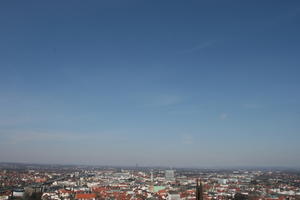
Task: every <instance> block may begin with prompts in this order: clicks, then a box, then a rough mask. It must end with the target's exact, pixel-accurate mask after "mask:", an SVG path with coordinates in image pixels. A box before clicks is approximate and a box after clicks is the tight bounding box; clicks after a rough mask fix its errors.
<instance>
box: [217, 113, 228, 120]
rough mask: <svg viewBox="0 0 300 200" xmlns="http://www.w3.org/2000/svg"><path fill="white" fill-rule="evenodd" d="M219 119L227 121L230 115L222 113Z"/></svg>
mask: <svg viewBox="0 0 300 200" xmlns="http://www.w3.org/2000/svg"><path fill="white" fill-rule="evenodd" d="M219 118H220V119H221V120H225V119H227V118H228V114H227V113H221V114H220V116H219Z"/></svg>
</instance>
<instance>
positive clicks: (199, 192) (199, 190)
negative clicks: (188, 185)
mask: <svg viewBox="0 0 300 200" xmlns="http://www.w3.org/2000/svg"><path fill="white" fill-rule="evenodd" d="M196 181H197V184H196V200H203V186H202V182H201V180H200V181H199V179H197V180H196ZM199 182H200V184H199Z"/></svg>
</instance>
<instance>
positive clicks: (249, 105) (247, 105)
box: [242, 103, 260, 109]
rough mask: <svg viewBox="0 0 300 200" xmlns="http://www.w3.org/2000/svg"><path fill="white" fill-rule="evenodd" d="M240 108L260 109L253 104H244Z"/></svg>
mask: <svg viewBox="0 0 300 200" xmlns="http://www.w3.org/2000/svg"><path fill="white" fill-rule="evenodd" d="M242 106H243V107H244V108H246V109H255V108H259V107H260V106H259V105H258V104H253V103H246V104H243V105H242Z"/></svg>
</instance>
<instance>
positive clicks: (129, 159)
mask: <svg viewBox="0 0 300 200" xmlns="http://www.w3.org/2000/svg"><path fill="white" fill-rule="evenodd" d="M299 23H300V2H299V1H267V0H266V1H243V2H241V1H174V0H172V1H140V0H139V1H111V0H110V1H63V2H62V1H43V2H42V1H23V2H17V1H1V3H0V30H1V31H0V44H1V45H0V57H1V58H0V161H3V162H4V161H9V162H35V163H61V164H70V163H74V164H99V165H135V164H136V163H138V164H139V165H141V166H142V165H150V166H151V165H155V166H173V167H176V166H182V167H210V166H213V167H227V166H288V167H300V159H299V158H300V155H299V152H300V146H299V141H300V92H299V91H300V78H299V77H300V59H299V57H300V55H299V54H300V37H299V35H300V26H299Z"/></svg>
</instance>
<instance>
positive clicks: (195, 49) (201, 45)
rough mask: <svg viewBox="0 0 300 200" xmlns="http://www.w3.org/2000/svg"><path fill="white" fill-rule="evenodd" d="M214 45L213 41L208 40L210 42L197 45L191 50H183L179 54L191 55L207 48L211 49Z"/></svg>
mask: <svg viewBox="0 0 300 200" xmlns="http://www.w3.org/2000/svg"><path fill="white" fill-rule="evenodd" d="M215 43H216V41H215V40H210V41H206V42H204V43H201V44H197V45H195V46H193V47H191V48H188V49H183V50H182V51H180V52H179V54H188V53H193V52H196V51H199V50H202V49H205V48H208V47H211V46H212V45H214V44H215Z"/></svg>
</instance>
